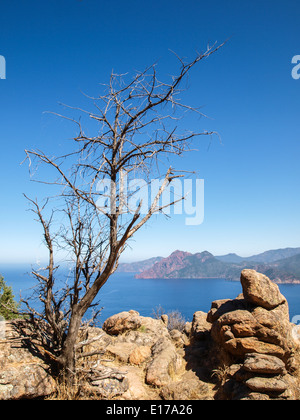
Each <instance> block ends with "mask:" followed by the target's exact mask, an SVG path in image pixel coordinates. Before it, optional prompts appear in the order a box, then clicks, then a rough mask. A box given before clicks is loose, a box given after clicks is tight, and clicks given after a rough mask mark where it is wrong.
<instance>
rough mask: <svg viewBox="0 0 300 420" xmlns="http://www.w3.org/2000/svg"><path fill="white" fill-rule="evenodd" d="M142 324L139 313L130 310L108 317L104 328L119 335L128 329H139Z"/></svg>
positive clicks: (112, 333) (109, 332)
mask: <svg viewBox="0 0 300 420" xmlns="http://www.w3.org/2000/svg"><path fill="white" fill-rule="evenodd" d="M140 326H141V320H140V317H139V313H138V312H136V311H129V312H121V313H119V314H116V315H113V316H112V317H110V318H108V319H107V320H106V321H105V322H104V324H103V327H102V328H103V330H104V331H105V332H106V333H107V334H109V335H118V334H123V333H124V332H126V331H130V330H137V329H138V328H139V327H140Z"/></svg>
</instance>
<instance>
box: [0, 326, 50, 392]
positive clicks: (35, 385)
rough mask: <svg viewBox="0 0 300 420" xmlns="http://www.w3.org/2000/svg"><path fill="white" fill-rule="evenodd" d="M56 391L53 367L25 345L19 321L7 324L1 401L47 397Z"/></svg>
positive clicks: (1, 346) (0, 350) (0, 352)
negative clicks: (19, 328) (50, 369)
mask: <svg viewBox="0 0 300 420" xmlns="http://www.w3.org/2000/svg"><path fill="white" fill-rule="evenodd" d="M55 389H56V384H55V381H54V379H53V378H52V376H51V375H50V373H49V366H48V365H47V364H46V363H45V361H44V360H43V359H42V358H41V357H40V356H39V355H38V354H34V353H33V352H32V351H30V349H29V347H28V346H24V341H23V337H21V336H20V334H19V330H18V329H16V322H14V321H10V322H9V321H7V322H6V324H5V334H4V339H2V340H1V341H0V400H20V399H33V398H44V397H46V396H48V395H50V394H52V393H53V392H54V391H55Z"/></svg>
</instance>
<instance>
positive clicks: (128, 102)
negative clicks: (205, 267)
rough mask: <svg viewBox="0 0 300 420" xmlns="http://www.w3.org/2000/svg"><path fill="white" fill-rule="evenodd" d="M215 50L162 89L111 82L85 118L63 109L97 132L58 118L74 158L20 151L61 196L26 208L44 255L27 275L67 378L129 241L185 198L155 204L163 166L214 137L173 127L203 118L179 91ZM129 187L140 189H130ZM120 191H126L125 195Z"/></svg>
mask: <svg viewBox="0 0 300 420" xmlns="http://www.w3.org/2000/svg"><path fill="white" fill-rule="evenodd" d="M222 45H223V44H222ZM222 45H216V44H215V45H214V46H212V47H208V48H207V50H206V51H205V52H204V53H201V54H197V55H196V58H195V59H194V60H192V61H190V62H188V63H184V62H183V60H181V59H179V58H178V60H179V63H180V69H179V72H178V74H177V75H176V76H174V77H172V78H171V80H170V82H169V83H165V82H161V81H159V79H158V78H157V73H156V65H152V66H150V67H149V68H147V69H146V70H145V71H143V72H140V73H136V74H135V75H134V77H133V78H132V79H131V80H129V81H127V82H126V80H127V75H116V74H114V73H112V74H111V77H110V82H109V84H108V85H105V86H104V88H103V89H104V90H105V92H104V93H103V94H102V95H101V96H98V97H88V98H89V99H90V100H91V101H92V102H93V105H94V108H93V109H94V112H91V111H87V110H85V109H79V108H71V107H69V108H71V109H72V110H73V111H76V112H77V111H79V112H80V113H81V115H83V116H87V117H88V119H89V121H90V122H93V123H96V124H97V134H96V135H95V136H89V135H87V134H86V133H85V132H84V130H83V127H82V121H81V119H74V118H69V117H66V116H63V115H60V116H61V117H63V118H66V119H69V120H71V121H72V122H74V123H75V124H76V125H77V127H78V135H77V136H76V137H75V138H74V141H75V145H76V147H75V149H74V150H72V152H70V153H69V154H66V155H63V156H59V157H50V156H48V155H47V154H46V153H43V152H41V151H36V150H31V151H30V150H26V155H27V158H28V160H29V165H30V167H31V168H32V166H33V162H34V161H36V163H38V164H45V165H46V166H49V167H50V168H52V169H53V170H54V171H55V172H56V174H57V176H56V177H55V178H54V180H53V181H51V182H50V181H49V180H45V181H39V182H45V184H51V185H53V186H58V187H59V190H60V191H59V194H58V195H57V196H56V197H54V199H55V200H57V201H58V202H56V204H55V206H56V207H55V209H54V210H51V211H50V212H49V211H48V210H47V209H48V207H49V206H50V204H52V201H53V199H47V201H46V203H44V204H43V205H40V204H39V203H38V200H32V199H30V202H31V204H32V210H33V211H34V212H35V214H36V215H37V219H38V221H39V222H40V223H41V226H42V228H43V232H44V238H45V244H46V246H47V249H48V253H49V263H48V266H47V268H44V269H39V270H33V272H32V274H33V275H34V277H35V278H36V279H37V280H38V282H39V285H40V287H39V298H40V300H41V301H42V303H43V307H44V311H43V314H41V315H40V316H41V317H43V318H44V319H45V321H46V322H47V323H48V324H49V325H50V327H51V331H52V350H51V351H52V353H53V355H54V357H55V359H56V361H57V363H58V365H59V368H60V369H62V370H64V371H65V372H66V374H67V375H72V373H73V372H74V371H75V350H76V340H77V337H78V332H79V329H80V326H81V323H82V319H83V317H84V315H85V314H86V312H87V310H88V309H89V308H91V306H92V305H93V304H94V302H95V299H96V297H97V295H98V293H99V291H100V290H101V288H102V287H103V285H104V284H105V283H106V282H107V280H108V279H109V277H110V276H111V274H112V273H114V272H115V270H116V268H117V265H118V261H119V257H120V255H121V254H122V252H123V251H124V249H125V247H126V246H127V244H128V240H129V239H130V238H132V237H133V235H134V234H135V233H136V232H137V231H138V230H139V229H140V228H141V227H142V226H143V225H145V223H146V222H147V221H148V220H149V219H150V218H151V217H152V216H153V215H154V214H157V213H160V212H164V210H165V209H167V208H168V207H170V206H172V205H173V204H174V203H175V202H177V201H180V200H183V198H184V197H182V196H180V197H176V198H174V200H170V202H168V203H163V204H162V203H161V200H160V199H161V197H162V194H163V192H164V191H165V189H166V188H167V187H168V186H169V185H170V183H172V181H173V180H174V179H176V178H178V177H181V176H184V174H183V173H182V172H180V171H176V170H175V169H174V168H173V167H172V166H166V162H167V160H168V158H170V157H171V156H173V155H181V154H182V153H184V152H185V151H187V150H189V148H190V146H191V144H192V142H193V141H194V139H196V138H198V137H200V136H207V135H212V134H214V133H213V132H207V131H188V132H186V131H184V132H183V131H182V130H180V127H179V122H178V121H179V120H180V119H181V118H182V117H183V116H184V114H185V113H186V112H192V113H197V114H199V115H201V116H202V115H203V114H202V113H201V112H200V111H199V109H196V108H193V107H191V106H189V105H186V104H184V103H182V101H181V100H180V98H179V94H180V92H181V89H180V88H181V84H182V81H183V80H184V79H185V78H186V76H187V75H188V73H189V71H190V70H191V69H192V68H193V67H194V66H195V65H196V64H197V63H199V62H200V61H202V60H205V59H206V58H208V57H209V56H210V55H211V54H213V53H215V52H216V51H217V50H218V49H219V48H221V46H222ZM56 115H58V114H56ZM154 174H155V176H157V175H158V174H159V175H160V177H161V179H162V181H161V183H160V185H159V188H158V189H157V191H156V193H155V194H154V195H152V199H151V200H150V205H149V206H148V207H147V210H146V211H142V208H143V206H144V204H145V203H144V202H143V200H142V199H141V198H139V199H137V198H136V197H137V194H136V193H137V192H139V193H140V192H141V190H142V188H145V187H146V188H147V187H148V186H149V185H150V178H151V176H153V175H154ZM136 179H142V180H143V183H142V185H141V183H137V185H136V188H134V185H135V184H134V180H136ZM129 182H133V183H132V184H131V185H132V186H133V188H132V189H131V190H130V191H128V189H127V185H128V183H129ZM139 197H141V195H139ZM134 204H135V205H134ZM52 208H53V204H52ZM45 214H46V216H45ZM61 250H64V251H65V252H67V254H68V256H69V258H70V259H71V260H72V262H73V272H72V281H71V284H70V285H64V286H63V287H62V288H60V287H58V281H59V274H58V269H59V266H58V265H55V256H56V253H58V252H60V251H61Z"/></svg>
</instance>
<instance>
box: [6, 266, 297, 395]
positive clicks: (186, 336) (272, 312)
mask: <svg viewBox="0 0 300 420" xmlns="http://www.w3.org/2000/svg"><path fill="white" fill-rule="evenodd" d="M241 283H242V287H243V294H241V295H239V296H238V297H237V298H236V299H233V300H228V299H224V300H218V301H215V302H213V303H212V305H211V310H210V311H209V313H208V314H206V313H204V312H201V311H198V312H196V313H195V314H194V317H193V321H192V322H188V323H186V324H185V325H184V326H181V328H180V330H178V329H173V330H171V331H170V330H169V329H168V322H169V319H168V317H167V316H163V317H162V319H153V318H149V317H143V316H141V315H140V314H139V313H138V312H136V311H133V310H131V311H129V312H121V313H119V314H116V315H114V316H112V317H110V318H108V319H107V320H106V321H105V322H104V324H103V327H102V329H101V330H99V329H98V328H89V329H88V330H87V331H86V330H85V331H84V333H83V334H84V335H83V337H81V339H82V338H83V339H84V340H89V341H90V340H91V339H93V338H95V337H96V338H97V339H96V341H92V340H91V344H89V345H88V346H87V347H86V348H85V351H86V352H90V353H95V352H96V353H99V352H100V353H102V355H101V356H98V355H97V356H92V357H91V358H89V359H86V360H85V362H86V363H87V364H89V365H91V366H94V365H95V364H100V365H101V366H102V368H101V369H102V371H101V372H102V373H101V375H100V376H99V377H98V378H96V379H95V378H94V379H93V380H90V381H88V378H87V383H86V385H85V387H84V389H85V391H84V392H85V394H83V395H80V397H81V398H84V399H87V398H97V399H120V400H161V399H163V400H193V399H200V400H213V399H225V400H273V399H281V400H295V399H299V398H300V397H299V383H298V379H297V374H296V373H295V371H296V369H299V362H298V361H297V357H298V360H299V351H298V348H299V343H298V342H297V343H296V342H295V341H294V337H295V334H292V332H293V331H295V326H294V325H292V324H290V321H289V310H288V304H287V301H286V299H285V298H284V296H282V295H281V293H280V291H279V289H278V286H277V285H275V284H273V283H272V282H271V281H270V280H269V279H268V278H267V277H266V276H263V275H262V274H259V273H256V272H255V271H253V270H244V271H243V272H242V275H241ZM16 322H18V321H16ZM22 322H25V321H24V320H23V321H22ZM14 326H15V325H14V322H7V323H6V330H7V331H6V337H5V340H3V341H2V342H0V399H2V400H3V399H6V400H17V399H36V398H38V399H41V398H49V397H50V398H54V399H55V398H56V399H58V398H59V397H57V396H56V397H55V395H57V394H55V392H56V382H55V380H54V379H53V378H52V376H51V375H50V371H49V366H48V365H47V364H46V363H45V361H44V360H43V359H42V358H41V357H39V355H38V354H36V352H35V354H34V355H33V352H32V349H31V348H30V347H28V345H29V344H30V343H29V342H28V340H26V337H25V340H24V337H23V339H21V338H22V337H20V336H18V333H17V329H16V328H14ZM23 330H24V329H23ZM99 337H100V338H99ZM296 337H298V336H296Z"/></svg>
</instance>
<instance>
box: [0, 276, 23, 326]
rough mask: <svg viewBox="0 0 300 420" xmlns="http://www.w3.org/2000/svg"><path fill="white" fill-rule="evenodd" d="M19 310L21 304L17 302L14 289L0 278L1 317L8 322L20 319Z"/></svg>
mask: <svg viewBox="0 0 300 420" xmlns="http://www.w3.org/2000/svg"><path fill="white" fill-rule="evenodd" d="M18 310H19V304H18V303H16V302H15V297H14V295H13V291H12V288H11V287H8V286H7V285H6V283H5V281H4V278H3V277H1V276H0V316H1V317H3V318H4V319H6V320H8V319H16V318H19V313H18Z"/></svg>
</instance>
